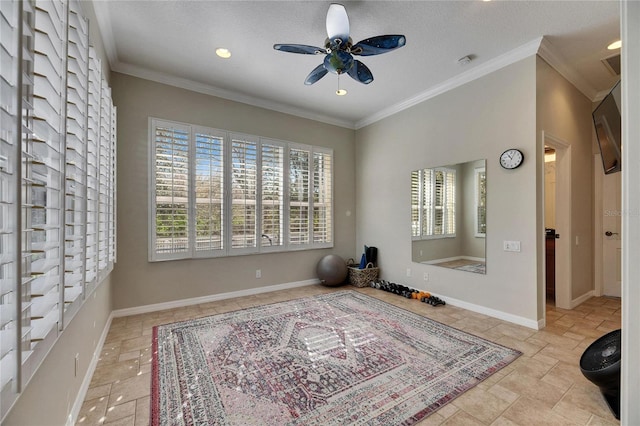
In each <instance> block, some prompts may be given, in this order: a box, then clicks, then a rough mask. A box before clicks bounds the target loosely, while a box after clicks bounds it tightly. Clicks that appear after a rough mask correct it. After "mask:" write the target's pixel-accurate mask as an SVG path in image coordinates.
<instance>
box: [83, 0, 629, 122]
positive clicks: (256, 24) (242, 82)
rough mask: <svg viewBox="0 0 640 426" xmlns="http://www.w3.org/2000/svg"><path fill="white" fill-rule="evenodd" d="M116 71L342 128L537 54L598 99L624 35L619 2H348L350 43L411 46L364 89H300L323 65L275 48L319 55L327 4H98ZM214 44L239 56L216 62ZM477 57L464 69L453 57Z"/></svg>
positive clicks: (377, 65) (385, 63)
mask: <svg viewBox="0 0 640 426" xmlns="http://www.w3.org/2000/svg"><path fill="white" fill-rule="evenodd" d="M93 4H94V9H95V11H96V15H97V17H98V23H99V26H100V31H101V33H102V36H103V39H104V41H105V45H106V48H107V52H108V55H109V60H110V65H111V68H112V69H113V70H115V71H119V72H124V73H127V74H131V75H137V76H141V77H144V78H150V79H152V80H156V81H162V82H166V83H170V84H175V85H178V86H181V87H187V88H191V89H195V90H200V91H203V92H205V93H211V94H215V95H217V96H221V97H225V98H228V99H234V100H238V101H242V102H246V103H250V104H254V105H259V106H265V107H268V108H272V109H275V110H279V111H284V112H289V113H293V114H297V115H301V116H305V117H310V118H315V119H319V120H322V121H326V122H331V123H334V124H339V125H343V126H346V127H356V128H357V127H359V126H362V125H364V124H367V123H368V122H372V121H374V120H375V119H376V118H380V117H382V116H384V115H388V114H390V113H392V112H394V111H396V110H399V109H401V108H402V107H403V106H405V105H407V104H410V103H411V100H416V99H421V97H422V98H426V97H428V96H430V94H435V93H437V92H438V91H442V90H445V88H447V87H452V86H453V85H455V84H456V82H458V83H459V82H464V81H465V79H466V80H469V79H471V78H473V76H477V75H481V74H482V73H483V72H490V71H491V70H492V69H495V68H498V67H500V66H502V65H505V64H507V63H509V61H511V62H513V61H514V60H517V59H518V58H520V57H524V56H523V55H525V56H528V55H531V54H533V53H535V52H536V51H537V50H538V47H537V46H539V45H540V40H541V39H542V37H544V41H543V51H544V54H542V53H541V56H543V57H544V58H545V59H547V60H548V61H549V62H551V63H552V65H554V66H555V67H556V68H557V69H559V70H560V71H561V72H562V73H563V75H565V77H567V78H569V79H570V81H572V82H573V83H574V84H575V85H576V87H578V88H579V89H580V90H581V91H582V92H583V93H584V94H585V96H587V97H589V98H590V99H592V100H595V99H597V98H598V96H601V93H602V92H605V91H607V90H608V89H610V88H611V87H612V86H613V84H614V83H615V81H617V79H618V78H617V77H615V76H613V75H612V74H611V72H610V71H609V70H607V68H606V67H605V66H604V65H603V64H602V62H601V59H603V58H605V57H607V56H610V55H612V54H615V53H617V52H611V51H608V50H607V49H606V46H607V45H608V44H609V43H611V42H612V41H614V40H616V39H618V38H619V4H618V2H617V1H490V2H483V1H480V0H476V1H347V2H342V4H344V5H345V7H346V9H347V13H348V15H349V20H350V24H351V37H352V39H353V41H354V43H355V42H357V41H359V40H361V39H364V38H367V37H371V36H374V35H379V34H404V35H406V38H407V43H406V46H404V47H403V48H401V49H398V50H396V51H393V52H390V53H387V54H384V55H379V56H369V57H361V58H360V59H361V60H362V62H364V63H365V64H366V65H367V66H368V67H369V68H370V69H371V71H372V73H373V75H374V78H375V80H374V81H373V82H372V83H371V84H369V85H363V84H361V83H358V82H356V81H354V80H352V79H351V78H349V77H348V76H342V77H341V78H340V85H341V87H343V88H345V89H347V90H348V92H349V93H348V95H347V96H344V97H338V96H336V95H335V90H336V88H337V85H338V78H337V76H336V75H334V74H328V75H327V76H326V77H324V78H323V79H322V80H320V81H319V82H318V83H316V84H314V85H312V86H305V85H304V84H303V82H304V79H305V77H306V76H307V74H308V73H309V72H310V71H311V70H312V69H313V68H314V67H316V66H317V65H318V64H320V63H321V61H322V59H323V57H322V56H320V55H295V54H291V53H284V52H278V51H275V50H274V49H273V44H275V43H299V44H309V45H315V46H322V45H323V43H324V40H325V38H326V29H325V18H326V13H327V9H328V7H329V4H330V2H326V1H279V2H272V1H175V0H167V1H130V0H117V1H114V0H112V1H100V0H95V1H94V2H93ZM217 47H226V48H228V49H230V50H231V52H232V55H233V56H232V57H231V58H230V59H228V60H222V59H220V58H218V57H216V56H215V54H214V50H215V49H216V48H217ZM466 55H470V56H471V57H472V58H473V60H472V61H471V62H470V63H469V64H467V65H465V66H461V65H459V64H458V63H457V61H458V59H459V58H461V57H463V56H466Z"/></svg>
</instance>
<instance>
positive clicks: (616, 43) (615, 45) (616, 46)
mask: <svg viewBox="0 0 640 426" xmlns="http://www.w3.org/2000/svg"><path fill="white" fill-rule="evenodd" d="M621 47H622V40H618V41H614V42H613V43H611V44H610V45H608V46H607V49H609V50H616V49H620V48H621Z"/></svg>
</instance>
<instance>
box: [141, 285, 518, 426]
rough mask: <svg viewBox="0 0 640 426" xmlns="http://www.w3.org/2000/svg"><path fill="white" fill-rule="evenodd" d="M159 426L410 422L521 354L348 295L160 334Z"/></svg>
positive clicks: (155, 399) (155, 416)
mask: <svg viewBox="0 0 640 426" xmlns="http://www.w3.org/2000/svg"><path fill="white" fill-rule="evenodd" d="M153 339H154V340H153V349H154V350H153V352H154V357H153V364H152V369H153V371H152V392H151V395H152V398H151V399H152V401H151V417H152V420H151V424H152V425H154V426H156V425H271V426H275V425H323V426H324V425H346V424H358V425H363V424H367V425H411V424H414V423H416V422H418V421H419V420H421V419H423V418H425V417H426V416H428V415H429V414H431V413H432V412H434V411H435V410H437V409H438V408H440V407H442V406H443V405H445V404H446V403H448V402H450V401H451V400H453V399H454V398H456V397H457V396H458V395H460V394H462V393H463V392H465V391H466V390H468V389H470V388H472V387H473V386H475V385H476V384H478V383H479V382H481V381H482V380H484V379H486V378H487V377H489V376H490V375H491V374H493V373H495V372H496V371H498V370H499V369H501V368H502V367H504V366H506V365H507V364H509V363H510V362H512V361H513V360H514V359H516V358H517V357H518V356H519V355H520V352H518V351H515V350H513V349H509V348H505V347H503V346H500V345H498V344H496V343H492V342H489V341H487V340H484V339H481V338H479V337H476V336H473V335H470V334H467V333H465V332H462V331H459V330H456V329H454V328H451V327H448V326H446V325H443V324H440V323H438V322H435V321H432V320H429V319H427V318H425V317H422V316H420V315H417V314H414V313H412V312H409V311H406V310H404V309H401V308H397V307H395V306H393V305H390V304H388V303H385V302H382V301H380V300H378V299H375V298H373V297H370V296H367V295H364V294H361V293H358V292H355V291H342V292H336V293H330V294H325V295H320V296H314V297H309V298H304V299H297V300H292V301H288V302H281V303H275V304H271V305H265V306H258V307H255V308H249V309H244V310H241V311H235V312H229V313H225V314H220V315H215V316H211V317H206V318H201V319H195V320H189V321H184V322H179V323H174V324H167V325H162V326H158V327H155V328H154V330H153Z"/></svg>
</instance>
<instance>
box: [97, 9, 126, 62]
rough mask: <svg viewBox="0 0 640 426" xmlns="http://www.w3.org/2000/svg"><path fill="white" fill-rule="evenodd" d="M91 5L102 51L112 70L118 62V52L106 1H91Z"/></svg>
mask: <svg viewBox="0 0 640 426" xmlns="http://www.w3.org/2000/svg"><path fill="white" fill-rule="evenodd" d="M91 4H92V6H93V12H94V14H95V15H96V21H98V30H99V31H100V36H101V37H102V45H103V46H104V51H105V53H106V54H107V59H108V60H109V67H110V68H111V69H113V67H114V66H115V65H116V64H118V63H119V62H120V61H119V60H118V51H117V49H116V42H115V38H114V37H113V26H112V23H111V13H109V7H108V5H107V2H106V1H92V2H91Z"/></svg>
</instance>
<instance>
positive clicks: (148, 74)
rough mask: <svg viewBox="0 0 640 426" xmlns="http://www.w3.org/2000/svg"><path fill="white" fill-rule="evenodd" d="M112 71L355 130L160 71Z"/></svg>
mask: <svg viewBox="0 0 640 426" xmlns="http://www.w3.org/2000/svg"><path fill="white" fill-rule="evenodd" d="M111 70H112V71H115V72H119V73H122V74H127V75H130V76H133V77H139V78H142V79H145V80H150V81H155V82H156V83H162V84H166V85H168V86H174V87H179V88H181V89H186V90H191V91H193V92H198V93H203V94H205V95H210V96H215V97H218V98H223V99H227V100H230V101H234V102H240V103H243V104H247V105H252V106H255V107H259V108H265V109H268V110H271V111H276V112H281V113H284V114H289V115H294V116H297V117H301V118H306V119H309V120H314V121H318V122H321V123H326V124H331V125H333V126H338V127H345V128H347V129H354V123H353V122H352V121H349V120H341V119H339V118H336V117H331V116H328V115H323V114H318V113H315V112H312V111H308V110H304V109H300V108H297V107H293V106H291V105H285V104H281V103H278V102H274V101H270V100H267V99H261V98H257V97H254V96H249V95H245V94H241V93H237V92H233V91H231V90H226V89H221V88H219V87H215V86H212V85H209V84H204V83H198V82H196V81H193V80H189V79H186V78H182V77H176V76H173V75H169V74H165V73H161V72H158V71H152V70H149V69H147V68H143V67H138V66H135V65H131V64H124V63H121V62H118V63H117V64H115V66H114V65H112V66H111Z"/></svg>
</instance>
